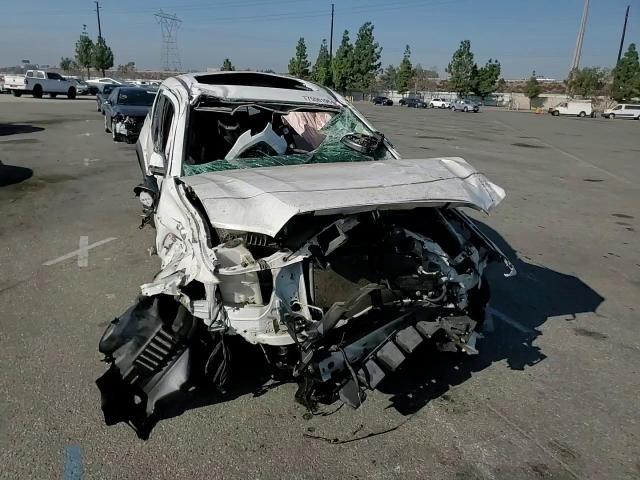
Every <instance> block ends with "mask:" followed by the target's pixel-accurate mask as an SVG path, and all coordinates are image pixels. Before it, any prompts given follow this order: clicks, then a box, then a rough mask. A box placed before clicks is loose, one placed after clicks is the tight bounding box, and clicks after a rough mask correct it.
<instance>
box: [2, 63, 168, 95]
mask: <svg viewBox="0 0 640 480" xmlns="http://www.w3.org/2000/svg"><path fill="white" fill-rule="evenodd" d="M102 85H120V86H149V87H157V86H159V85H160V82H159V81H157V80H131V81H120V80H116V79H114V78H110V77H103V78H94V79H91V80H83V79H82V78H80V77H77V76H67V77H65V76H62V75H60V74H59V73H57V72H50V71H47V70H27V71H26V72H25V73H24V74H6V75H3V76H0V91H4V92H7V93H12V94H13V95H14V96H15V97H21V96H22V95H31V96H33V97H34V98H42V97H43V96H44V95H48V96H49V97H50V98H56V97H57V96H58V95H66V97H67V98H69V99H74V98H76V96H78V95H96V94H97V93H98V91H99V90H100V87H101V86H102Z"/></svg>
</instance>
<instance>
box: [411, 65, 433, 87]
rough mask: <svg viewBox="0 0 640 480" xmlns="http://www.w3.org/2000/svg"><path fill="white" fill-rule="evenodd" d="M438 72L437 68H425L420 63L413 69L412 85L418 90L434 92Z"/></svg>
mask: <svg viewBox="0 0 640 480" xmlns="http://www.w3.org/2000/svg"><path fill="white" fill-rule="evenodd" d="M437 78H438V72H437V70H436V68H435V67H430V68H427V69H425V68H423V67H422V65H420V64H419V63H418V64H417V65H416V66H415V67H414V68H413V72H412V79H411V83H412V85H413V86H414V87H415V89H416V90H434V89H435V88H436V80H437Z"/></svg>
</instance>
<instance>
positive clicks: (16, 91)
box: [11, 90, 22, 97]
mask: <svg viewBox="0 0 640 480" xmlns="http://www.w3.org/2000/svg"><path fill="white" fill-rule="evenodd" d="M11 93H12V94H13V96H14V97H21V96H22V92H21V91H20V90H11Z"/></svg>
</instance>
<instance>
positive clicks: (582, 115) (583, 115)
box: [578, 112, 587, 118]
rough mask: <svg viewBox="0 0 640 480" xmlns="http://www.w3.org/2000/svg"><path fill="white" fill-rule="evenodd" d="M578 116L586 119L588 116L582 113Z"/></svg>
mask: <svg viewBox="0 0 640 480" xmlns="http://www.w3.org/2000/svg"><path fill="white" fill-rule="evenodd" d="M578 116H579V117H580V118H584V117H586V116H587V114H586V113H585V112H580V113H579V114H578Z"/></svg>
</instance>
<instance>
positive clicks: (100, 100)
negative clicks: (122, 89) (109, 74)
mask: <svg viewBox="0 0 640 480" xmlns="http://www.w3.org/2000/svg"><path fill="white" fill-rule="evenodd" d="M117 86H118V85H114V84H111V83H108V84H104V85H100V86H99V87H96V88H97V89H98V93H96V110H98V111H99V112H100V113H101V114H103V115H104V101H105V100H106V99H107V98H109V95H111V92H113V89H114V88H116V87H117Z"/></svg>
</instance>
